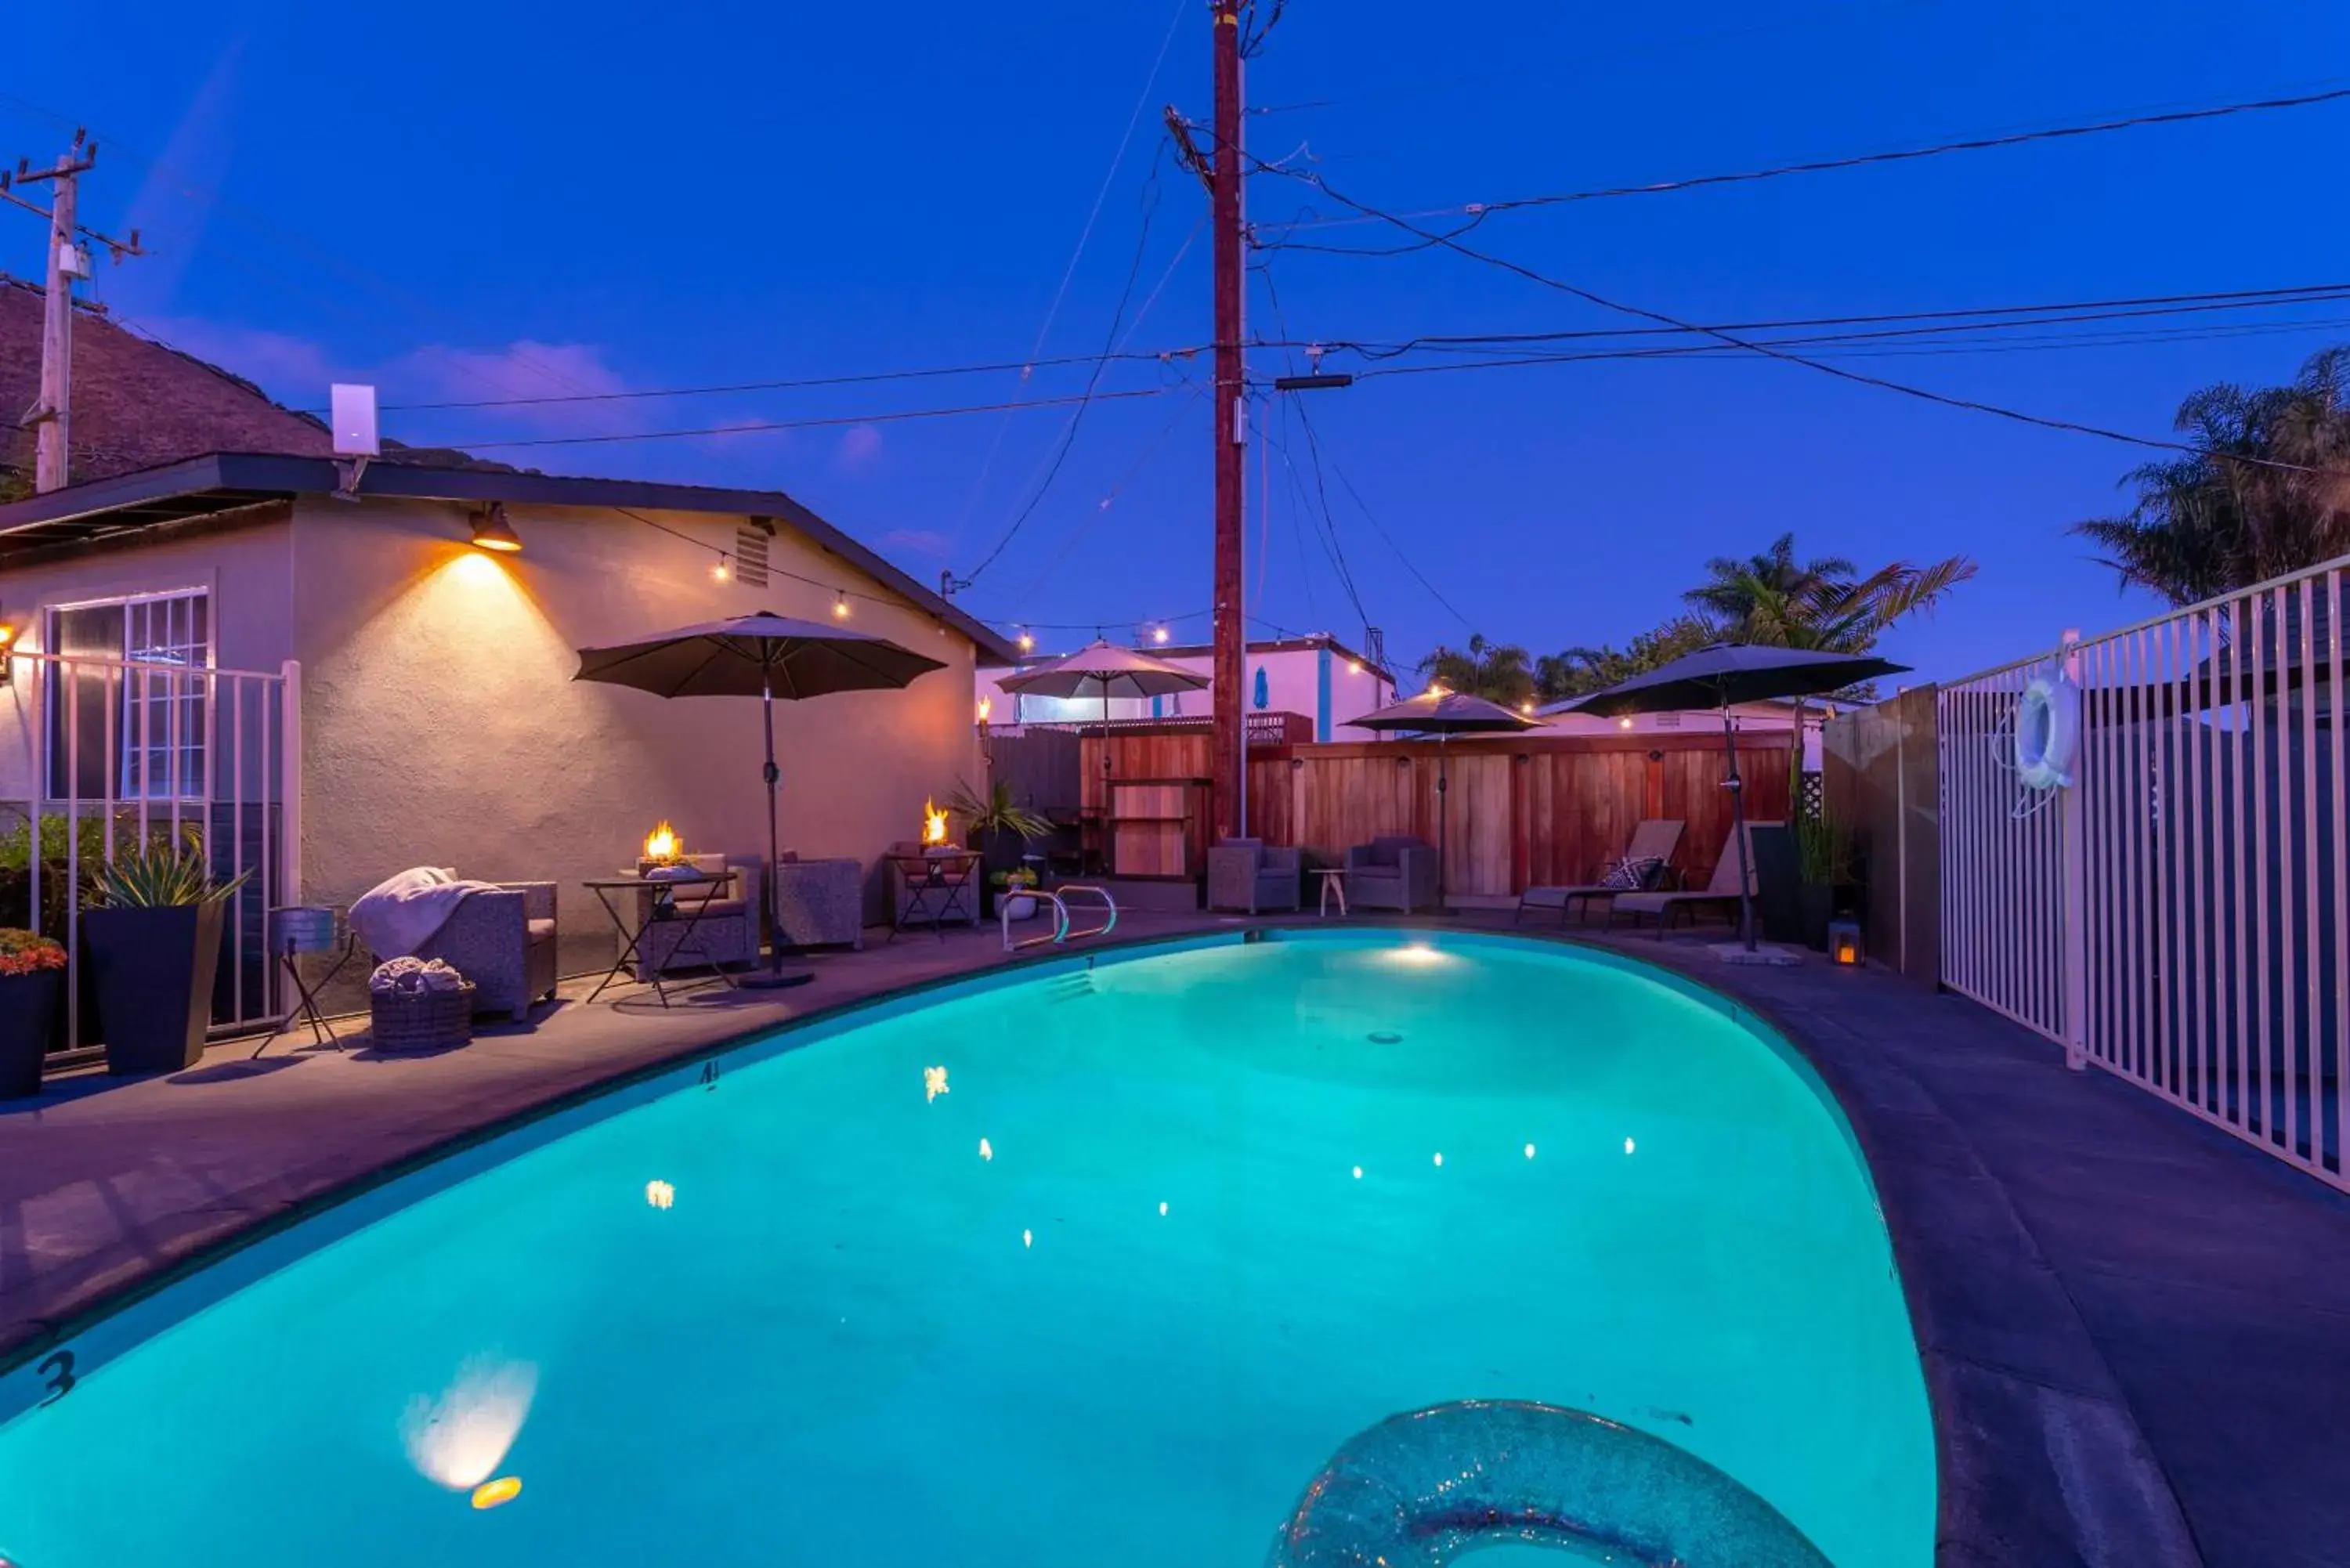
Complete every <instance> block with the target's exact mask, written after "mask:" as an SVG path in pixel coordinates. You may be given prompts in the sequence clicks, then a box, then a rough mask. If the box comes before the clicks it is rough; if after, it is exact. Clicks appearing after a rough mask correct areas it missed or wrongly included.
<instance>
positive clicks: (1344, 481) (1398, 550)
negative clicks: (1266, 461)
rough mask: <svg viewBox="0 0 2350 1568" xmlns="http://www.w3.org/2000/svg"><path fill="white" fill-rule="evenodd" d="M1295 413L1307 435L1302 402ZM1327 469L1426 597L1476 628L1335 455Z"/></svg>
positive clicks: (1308, 420)
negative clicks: (1408, 551)
mask: <svg viewBox="0 0 2350 1568" xmlns="http://www.w3.org/2000/svg"><path fill="white" fill-rule="evenodd" d="M1297 417H1298V420H1299V421H1301V422H1302V423H1304V425H1305V430H1306V432H1307V436H1308V438H1309V439H1311V436H1312V433H1313V430H1314V421H1313V418H1312V417H1311V416H1310V415H1308V414H1307V413H1306V411H1305V405H1303V404H1300V405H1299V406H1298V410H1297ZM1330 472H1332V473H1335V474H1336V475H1337V476H1338V483H1339V486H1340V487H1341V488H1342V489H1344V490H1345V491H1346V493H1347V494H1348V495H1350V496H1352V497H1354V501H1355V507H1356V510H1357V511H1359V512H1360V513H1362V514H1363V517H1364V520H1365V521H1366V522H1367V523H1369V524H1370V525H1371V528H1372V531H1373V532H1375V533H1377V534H1378V536H1379V537H1380V538H1381V539H1382V540H1385V541H1386V543H1387V547H1388V549H1390V550H1392V551H1394V552H1395V557H1396V559H1397V560H1399V561H1401V562H1402V563H1403V569H1404V570H1405V571H1407V572H1409V573H1410V574H1411V576H1412V580H1413V581H1414V582H1416V583H1418V584H1419V586H1420V587H1423V588H1426V589H1427V590H1428V596H1429V597H1430V598H1432V599H1434V600H1435V601H1436V602H1437V603H1438V604H1440V605H1442V606H1443V607H1445V609H1446V610H1448V611H1450V612H1451V616H1452V618H1453V619H1455V620H1457V621H1459V622H1460V623H1461V625H1462V626H1464V627H1467V628H1469V629H1470V630H1471V631H1474V630H1476V629H1477V628H1476V623H1475V622H1473V621H1471V619H1470V618H1468V617H1467V616H1465V615H1462V614H1461V610H1460V608H1459V607H1458V606H1456V605H1454V604H1453V602H1452V601H1451V599H1448V598H1446V597H1444V594H1443V591H1442V590H1441V589H1440V588H1439V587H1437V586H1436V585H1435V584H1434V583H1431V582H1430V581H1429V580H1428V575H1427V574H1426V573H1424V572H1422V571H1421V570H1420V569H1419V567H1418V566H1415V565H1413V563H1412V559H1411V557H1410V556H1408V555H1406V554H1405V553H1404V548H1403V546H1402V545H1399V544H1397V543H1396V541H1395V535H1392V534H1389V533H1388V530H1387V525H1386V524H1383V523H1381V522H1380V521H1379V519H1378V514H1377V513H1375V512H1373V511H1372V510H1371V506H1370V503H1368V502H1367V501H1365V500H1364V499H1363V493H1362V492H1361V491H1359V490H1357V489H1356V488H1355V482H1354V481H1353V480H1351V479H1348V478H1347V471H1346V470H1345V469H1343V468H1340V467H1339V466H1338V462H1337V460H1336V458H1333V459H1332V460H1331V462H1330Z"/></svg>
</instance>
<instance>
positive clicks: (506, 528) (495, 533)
mask: <svg viewBox="0 0 2350 1568" xmlns="http://www.w3.org/2000/svg"><path fill="white" fill-rule="evenodd" d="M473 548H475V549H476V550H494V551H496V552H497V553H498V554H499V555H501V556H511V555H513V554H514V553H515V551H517V550H519V549H521V548H522V541H521V540H520V539H519V538H517V537H515V531H514V525H513V524H510V523H508V522H507V521H506V504H505V503H504V502H503V501H493V502H491V503H490V509H489V510H488V511H487V512H484V513H480V514H476V515H475V516H474V518H473Z"/></svg>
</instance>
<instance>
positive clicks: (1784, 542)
mask: <svg viewBox="0 0 2350 1568" xmlns="http://www.w3.org/2000/svg"><path fill="white" fill-rule="evenodd" d="M1705 570H1706V580H1705V581H1704V582H1702V583H1700V584H1699V585H1698V586H1697V587H1693V588H1691V589H1690V590H1689V592H1687V593H1685V594H1683V595H1682V596H1681V598H1682V600H1683V601H1684V602H1686V603H1688V604H1690V605H1691V606H1694V607H1696V608H1697V609H1698V610H1700V612H1702V613H1703V614H1705V615H1707V616H1710V617H1711V618H1713V619H1715V620H1717V621H1721V622H1724V623H1727V624H1728V625H1729V626H1730V627H1731V628H1735V627H1737V626H1738V625H1739V624H1740V623H1741V622H1742V621H1744V620H1745V619H1746V618H1747V615H1748V614H1749V613H1750V612H1751V611H1752V609H1753V607H1754V603H1755V600H1754V596H1753V593H1752V585H1754V584H1761V585H1763V587H1767V588H1769V589H1770V590H1772V591H1773V592H1774V593H1780V594H1794V595H1801V594H1804V593H1807V592H1809V591H1811V590H1812V589H1814V588H1816V587H1821V586H1823V585H1825V584H1827V583H1831V582H1837V581H1842V580H1844V579H1846V578H1848V577H1850V576H1852V575H1853V573H1855V572H1856V571H1857V570H1859V568H1858V567H1857V566H1854V565H1853V564H1852V563H1851V562H1850V561H1848V560H1846V559H1845V558H1844V557H1843V556H1819V557H1817V558H1815V559H1814V560H1809V561H1804V562H1798V561H1797V560H1796V559H1795V536H1794V535H1793V534H1782V535H1779V536H1778V537H1777V538H1776V539H1773V541H1772V542H1771V547H1770V548H1769V549H1767V550H1765V551H1763V553H1762V554H1761V555H1759V556H1748V557H1747V558H1746V559H1745V560H1743V561H1741V560H1737V559H1735V558H1733V557H1731V556H1715V557H1714V558H1713V559H1712V560H1711V561H1708V562H1707V563H1706V564H1705ZM1732 640H1733V641H1740V642H1743V641H1746V640H1748V639H1744V638H1733V639H1732Z"/></svg>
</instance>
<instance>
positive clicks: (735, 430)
mask: <svg viewBox="0 0 2350 1568" xmlns="http://www.w3.org/2000/svg"><path fill="white" fill-rule="evenodd" d="M1180 390H1182V388H1181V387H1180V385H1178V386H1172V387H1131V388H1127V389H1122V390H1119V391H1115V392H1096V393H1094V394H1093V400H1094V401H1096V402H1114V401H1118V400H1122V399H1127V398H1161V397H1165V396H1166V395H1167V394H1168V393H1170V392H1174V391H1180ZM1083 400H1084V397H1083V395H1076V396H1071V397H1066V398H1031V399H1027V400H1023V401H1018V402H1009V403H967V404H964V405H962V407H959V408H951V409H899V410H892V411H890V412H888V413H874V414H837V415H833V416H831V417H828V418H825V419H811V420H763V421H759V422H758V423H756V424H739V425H706V426H703V427H702V428H701V429H699V430H690V431H633V432H631V433H629V434H627V435H589V436H531V437H527V438H523V439H517V440H508V441H451V442H449V443H448V444H449V445H451V446H453V447H458V448H462V449H464V450H466V451H473V452H486V451H489V450H490V449H492V448H494V447H516V446H602V445H608V444H611V443H614V442H619V441H679V440H682V439H684V438H685V437H688V436H731V435H757V434H760V433H762V432H764V431H799V430H821V429H824V428H827V427H828V426H834V425H886V424H897V423H900V422H903V421H908V420H944V419H953V418H956V417H958V416H961V415H963V414H994V413H1003V412H1006V411H1012V412H1017V411H1020V410H1026V409H1054V408H1067V407H1068V406H1069V405H1071V404H1072V403H1077V402H1081V401H1083Z"/></svg>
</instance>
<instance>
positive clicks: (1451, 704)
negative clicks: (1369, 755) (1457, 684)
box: [1347, 686, 1541, 735]
mask: <svg viewBox="0 0 2350 1568" xmlns="http://www.w3.org/2000/svg"><path fill="white" fill-rule="evenodd" d="M1347 723H1349V724H1351V725H1353V726H1354V727H1355V728H1356V729H1358V730H1399V731H1403V732H1408V733H1411V734H1419V735H1493V734H1515V733H1517V732H1519V731H1521V730H1534V729H1539V728H1541V723H1540V722H1539V721H1538V720H1534V719H1529V718H1527V717H1525V716H1524V715H1523V714H1522V713H1513V712H1512V711H1510V710H1508V709H1507V708H1504V707H1503V706H1502V705H1501V704H1500V703H1499V702H1489V701H1486V700H1485V699H1484V698H1482V697H1471V696H1470V695H1469V694H1468V693H1467V692H1465V691H1443V690H1441V689H1440V688H1437V687H1433V686H1431V687H1430V688H1429V689H1428V690H1427V691H1423V692H1421V693H1420V694H1419V696H1417V697H1414V698H1411V699H1409V700H1408V701H1402V702H1398V703H1396V704H1395V705H1393V706H1392V707H1388V708H1382V709H1380V710H1379V711H1377V712H1375V713H1366V714H1364V715H1363V716H1362V717H1361V718H1359V719H1349V720H1347Z"/></svg>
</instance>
